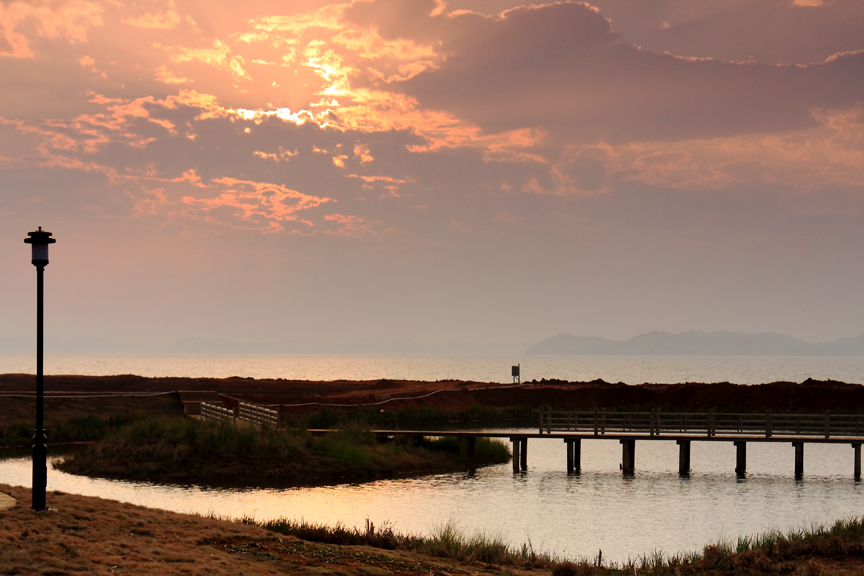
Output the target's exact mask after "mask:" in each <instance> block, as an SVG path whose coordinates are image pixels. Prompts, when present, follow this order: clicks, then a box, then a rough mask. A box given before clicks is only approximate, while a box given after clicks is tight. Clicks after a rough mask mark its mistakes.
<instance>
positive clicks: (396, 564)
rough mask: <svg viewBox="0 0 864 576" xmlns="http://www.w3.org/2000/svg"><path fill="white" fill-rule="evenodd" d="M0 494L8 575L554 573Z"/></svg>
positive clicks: (105, 504)
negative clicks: (8, 501) (38, 505)
mask: <svg viewBox="0 0 864 576" xmlns="http://www.w3.org/2000/svg"><path fill="white" fill-rule="evenodd" d="M0 493H5V494H10V495H11V496H12V497H13V498H15V499H16V500H17V503H16V504H15V505H14V506H13V507H11V508H9V509H0V573H2V574H20V575H25V576H26V575H31V574H32V575H36V574H40V575H44V574H55V575H61V574H135V575H150V574H153V575H174V574H177V575H195V574H206V575H208V576H223V575H229V574H230V575H241V574H242V575H249V576H254V575H259V574H309V575H337V574H340V575H341V574H368V575H373V574H376V575H383V574H401V575H406V576H409V575H410V576H413V575H421V574H422V575H424V576H428V575H430V574H431V575H436V576H444V575H447V574H452V575H454V576H455V575H461V574H479V575H490V574H498V575H507V574H510V575H513V576H518V575H524V574H549V573H550V570H549V569H545V570H525V569H521V568H518V567H510V566H497V565H496V566H484V565H482V564H477V563H474V564H468V563H463V562H460V561H456V560H449V559H442V558H436V557H433V556H429V555H426V554H422V553H418V552H414V551H406V550H382V549H378V548H372V547H369V546H337V545H332V544H321V543H314V542H308V541H304V540H300V539H298V538H295V537H293V536H287V535H280V534H276V533H274V532H271V531H268V530H265V529H264V528H262V527H259V526H256V525H247V524H242V523H239V522H231V521H226V520H219V519H215V518H204V517H200V516H192V515H185V514H176V513H174V512H166V511H162V510H154V509H150V508H144V507H141V506H134V505H131V504H123V503H120V502H115V501H112V500H103V499H100V498H92V497H87V496H77V495H72V494H64V493H60V492H49V493H48V495H47V500H48V506H49V509H48V510H45V511H41V512H35V511H33V510H31V509H30V502H31V493H30V490H28V489H25V488H19V487H12V486H6V485H2V484H0ZM217 513H218V511H217Z"/></svg>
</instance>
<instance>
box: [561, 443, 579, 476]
mask: <svg viewBox="0 0 864 576" xmlns="http://www.w3.org/2000/svg"><path fill="white" fill-rule="evenodd" d="M564 444H565V445H566V446H567V473H568V474H573V473H574V472H575V473H576V474H578V473H579V472H581V471H582V439H581V438H576V439H574V440H570V439H565V440H564Z"/></svg>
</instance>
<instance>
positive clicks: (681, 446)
mask: <svg viewBox="0 0 864 576" xmlns="http://www.w3.org/2000/svg"><path fill="white" fill-rule="evenodd" d="M676 443H677V444H678V474H680V475H681V476H689V475H690V440H677V441H676Z"/></svg>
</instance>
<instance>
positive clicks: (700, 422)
mask: <svg viewBox="0 0 864 576" xmlns="http://www.w3.org/2000/svg"><path fill="white" fill-rule="evenodd" d="M309 432H310V433H313V434H327V433H330V432H332V431H331V430H310V431H309ZM372 432H373V434H375V435H376V436H377V437H379V438H394V437H397V436H402V437H413V438H416V439H420V438H423V437H444V436H450V437H456V438H459V439H460V440H461V446H462V454H463V455H466V456H468V455H470V454H472V453H473V450H474V441H475V439H476V438H479V437H483V438H500V439H505V438H506V439H508V440H509V441H510V442H511V443H512V453H513V471H514V472H524V471H526V470H527V469H528V440H529V439H559V440H563V442H564V443H565V447H566V470H567V472H568V473H577V474H578V473H579V472H580V470H581V467H582V440H612V441H616V440H617V441H618V442H619V443H620V445H621V470H622V471H623V473H624V474H633V473H634V472H635V470H636V441H637V440H639V441H655V442H656V441H675V443H676V444H677V445H678V471H679V473H680V474H682V475H688V474H689V473H690V449H691V445H692V443H693V442H732V443H733V444H734V445H735V454H736V458H735V472H736V473H737V474H738V475H742V476H743V475H744V474H745V473H746V471H747V444H748V443H750V442H783V443H789V444H791V445H792V447H793V448H794V471H795V476H796V477H801V476H802V475H803V474H804V445H805V444H849V445H850V446H852V448H853V451H852V458H853V462H852V464H853V465H852V472H853V475H854V478H855V479H856V480H859V479H860V478H861V444H862V443H864V416H859V415H848V414H831V413H828V412H826V413H823V414H779V413H772V412H767V413H764V414H753V413H751V414H724V413H715V412H703V413H682V412H668V413H663V412H656V411H651V412H604V411H600V410H597V411H592V412H556V411H550V410H544V411H542V413H541V414H540V426H539V430H538V431H537V432H533V433H528V432H524V433H515V432H476V431H465V430H462V431H458V430H446V431H435V430H373V431H372Z"/></svg>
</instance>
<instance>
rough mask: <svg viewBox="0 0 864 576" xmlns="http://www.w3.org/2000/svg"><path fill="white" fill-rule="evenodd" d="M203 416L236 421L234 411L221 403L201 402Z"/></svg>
mask: <svg viewBox="0 0 864 576" xmlns="http://www.w3.org/2000/svg"><path fill="white" fill-rule="evenodd" d="M201 418H202V419H204V420H227V421H230V422H233V421H234V411H233V410H232V409H230V408H226V407H225V406H221V405H219V404H211V403H210V402H201Z"/></svg>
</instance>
